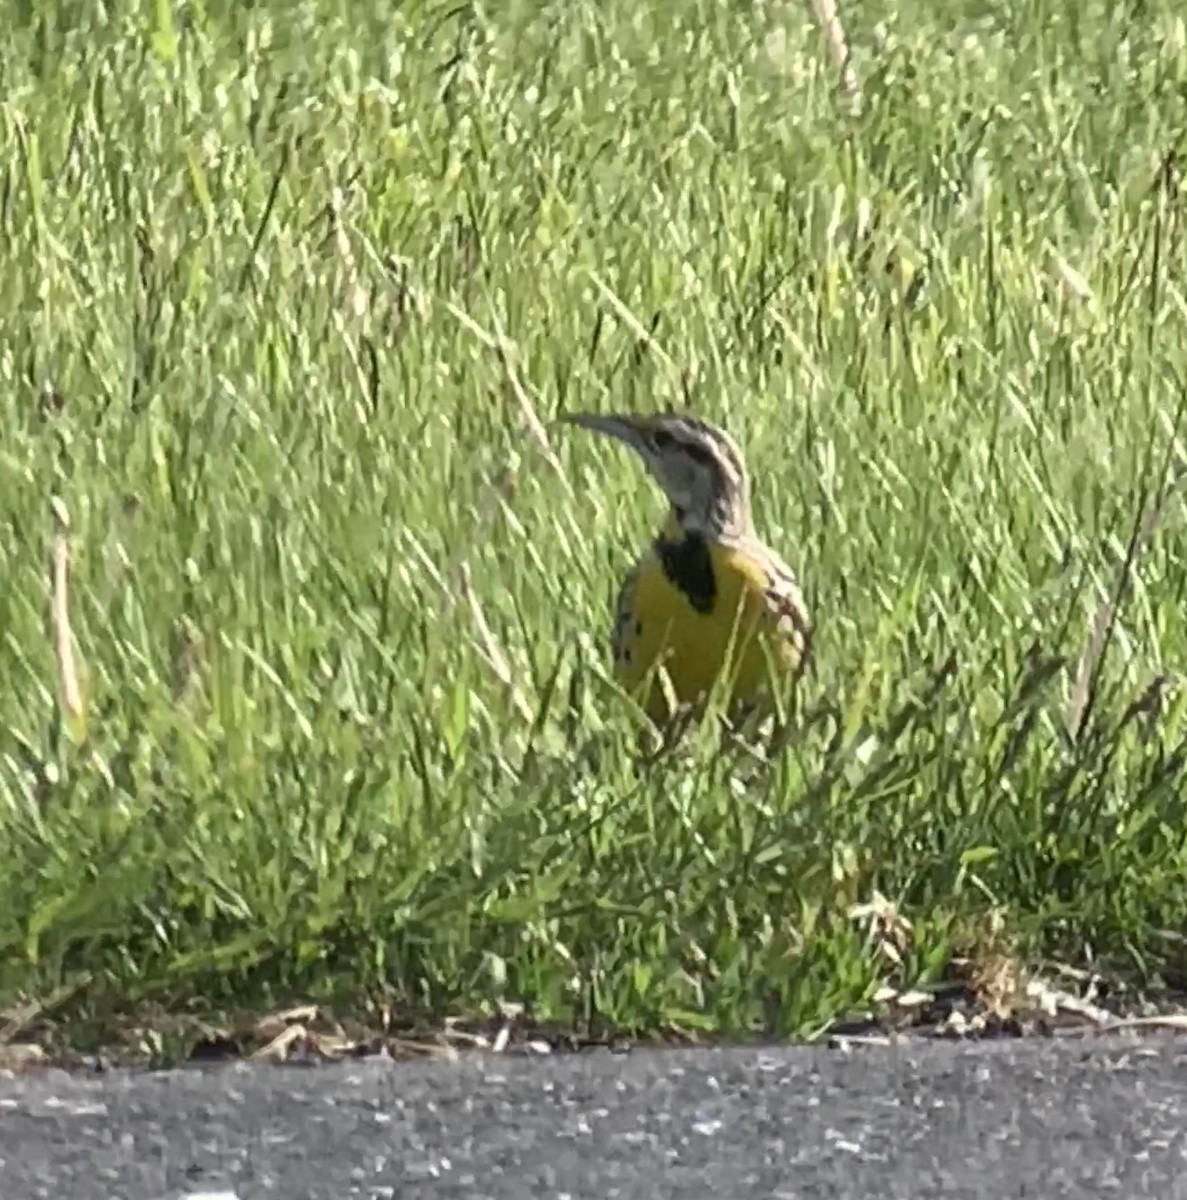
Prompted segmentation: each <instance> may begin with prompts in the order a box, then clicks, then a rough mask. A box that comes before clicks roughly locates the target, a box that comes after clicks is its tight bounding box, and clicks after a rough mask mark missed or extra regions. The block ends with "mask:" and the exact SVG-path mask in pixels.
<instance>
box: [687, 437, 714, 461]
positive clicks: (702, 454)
mask: <svg viewBox="0 0 1187 1200" xmlns="http://www.w3.org/2000/svg"><path fill="white" fill-rule="evenodd" d="M684 452H685V453H686V454H687V455H688V457H689V458H691V459H692V461H693V462H696V463H700V464H701V466H703V467H707V466H708V465H709V464H710V463H711V462H712V461H713V452H712V451H711V450H709V449H708V448H707V447H705V446H702V445H701V444H700V443H699V442H692V443H690V444H689V445H687V446H685V447H684Z"/></svg>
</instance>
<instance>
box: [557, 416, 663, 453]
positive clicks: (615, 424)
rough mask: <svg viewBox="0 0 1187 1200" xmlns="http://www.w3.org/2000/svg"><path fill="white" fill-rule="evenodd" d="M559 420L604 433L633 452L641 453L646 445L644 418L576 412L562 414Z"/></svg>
mask: <svg viewBox="0 0 1187 1200" xmlns="http://www.w3.org/2000/svg"><path fill="white" fill-rule="evenodd" d="M557 419H558V420H560V421H564V422H565V423H566V424H568V425H580V426H581V428H582V429H592V430H593V432H594V433H604V434H605V435H606V436H607V437H612V438H614V439H616V440H617V441H620V442H623V443H625V444H626V445H628V446H630V447H631V449H632V450H640V451H641V450H642V449H643V447H644V445H645V444H646V426H645V424H644V418H642V417H637V416H634V415H633V414H628V413H586V412H575V413H562V414H561V415H560V417H558V418H557Z"/></svg>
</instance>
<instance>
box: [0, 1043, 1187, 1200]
mask: <svg viewBox="0 0 1187 1200" xmlns="http://www.w3.org/2000/svg"><path fill="white" fill-rule="evenodd" d="M1185 1159H1187V1041H1174V1040H1168V1039H1159V1040H1150V1039H1147V1040H1145V1041H1142V1042H1138V1041H1135V1040H1125V1041H1119V1040H1112V1041H1104V1040H1100V1041H1093V1042H1078V1041H1077V1042H1069V1041H1054V1042H1053V1041H1035V1040H1029V1041H1024V1042H1009V1043H1004V1042H996V1043H992V1044H986V1043H983V1044H974V1045H950V1044H935V1043H921V1042H914V1043H909V1044H905V1045H900V1046H898V1047H866V1046H863V1047H858V1048H855V1049H850V1050H847V1051H841V1050H829V1049H818V1050H814V1049H802V1048H801V1049H762V1050H759V1049H733V1050H709V1051H667V1052H658V1053H645V1052H642V1051H638V1050H636V1051H634V1052H632V1053H631V1054H627V1055H611V1054H609V1053H601V1052H599V1053H597V1054H593V1055H588V1056H587V1055H575V1056H564V1057H556V1058H543V1059H539V1058H538V1059H526V1058H519V1057H515V1058H511V1057H485V1058H471V1059H463V1060H462V1061H461V1062H457V1063H411V1064H410V1063H392V1062H390V1061H387V1060H364V1061H359V1062H354V1063H350V1064H338V1065H335V1066H330V1067H313V1068H295V1067H266V1066H257V1067H251V1066H243V1065H236V1066H231V1067H221V1068H218V1069H212V1070H205V1071H202V1072H198V1071H193V1070H190V1071H179V1072H171V1073H161V1074H120V1073H112V1074H109V1075H105V1076H100V1077H94V1078H81V1077H70V1076H67V1075H64V1074H59V1073H51V1074H45V1075H39V1076H33V1077H26V1078H10V1079H0V1197H2V1198H3V1200H32V1198H33V1197H42V1196H44V1197H51V1196H52V1197H55V1200H60V1198H62V1197H70V1198H71V1200H175V1198H179V1197H185V1196H203V1195H205V1196H207V1197H211V1196H220V1200H230V1198H231V1197H232V1196H234V1197H238V1200H253V1198H254V1197H284V1198H285V1200H302V1198H305V1197H309V1198H314V1197H316V1198H318V1200H321V1198H322V1197H324V1198H325V1200H330V1198H333V1200H341V1198H343V1197H348V1196H362V1197H373V1198H376V1200H379V1198H384V1200H386V1198H389V1197H390V1198H392V1200H395V1198H397V1197H400V1198H404V1197H419V1196H425V1197H429V1196H432V1197H438V1196H440V1197H500V1198H501V1197H507V1198H508V1200H511V1198H514V1200H525V1198H527V1197H537V1196H539V1197H550V1198H552V1200H562V1198H565V1197H568V1198H569V1200H584V1198H586V1197H589V1198H591V1200H593V1198H596V1200H613V1198H618V1197H623V1198H626V1197H632V1198H633V1197H639V1198H643V1197H646V1198H647V1200H661V1198H666V1197H688V1198H693V1197H695V1198H698V1200H699V1198H701V1197H705V1198H709V1197H713V1198H714V1200H720V1198H724V1200H752V1198H753V1200H758V1198H760V1197H761V1198H762V1200H774V1198H790V1197H845V1198H846V1200H849V1198H857V1197H862V1198H864V1197H870V1198H871V1200H873V1198H874V1197H877V1198H878V1200H894V1198H898V1197H902V1198H903V1200H906V1198H907V1197H910V1198H911V1200H920V1198H922V1197H943V1198H944V1200H961V1198H964V1197H978V1198H981V1197H993V1198H995V1200H1002V1198H1005V1197H1030V1198H1033V1200H1054V1198H1055V1197H1065V1196H1069V1197H1094V1198H1095V1197H1102V1196H1104V1197H1113V1196H1116V1197H1119V1198H1123V1200H1129V1198H1131V1197H1142V1196H1157V1197H1160V1198H1162V1200H1168V1198H1174V1197H1184V1198H1185V1200H1187V1161H1185Z"/></svg>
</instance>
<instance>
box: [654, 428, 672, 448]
mask: <svg viewBox="0 0 1187 1200" xmlns="http://www.w3.org/2000/svg"><path fill="white" fill-rule="evenodd" d="M651 444H652V445H653V446H654V447H655V448H656V449H657V450H666V449H667V448H668V447H669V446H670V445H671V444H672V435H671V434H670V433H668V431H667V430H666V429H657V430H656V431H655V432H654V433H653V434H652V435H651Z"/></svg>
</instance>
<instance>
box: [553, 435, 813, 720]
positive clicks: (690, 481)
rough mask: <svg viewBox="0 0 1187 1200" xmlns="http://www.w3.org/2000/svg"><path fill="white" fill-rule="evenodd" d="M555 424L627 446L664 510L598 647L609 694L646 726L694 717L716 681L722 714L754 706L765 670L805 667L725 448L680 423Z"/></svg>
mask: <svg viewBox="0 0 1187 1200" xmlns="http://www.w3.org/2000/svg"><path fill="white" fill-rule="evenodd" d="M560 420H562V421H564V422H566V423H568V424H571V425H575V426H579V427H582V428H584V429H587V430H591V431H593V432H595V433H599V434H603V435H606V436H608V437H611V438H614V439H616V440H617V441H619V442H621V443H623V444H624V445H626V446H629V447H630V448H631V449H632V450H634V451H635V452H636V453H637V454H638V455H639V457H640V458H641V459H642V460H643V464H644V466H645V467H646V469H647V470H648V472H649V473H650V474H651V476H652V478H653V479H654V480H655V482H656V483H658V484H659V487H660V489H661V490H662V491H663V493H664V495H665V496H666V498H667V501H668V505H669V510H668V515H667V518H666V520H665V521H664V523H663V525H662V526H661V528H660V529H659V531H658V532H657V533H656V535H655V537H654V538H653V539H652V541H651V543H650V545H649V546H647V547H646V548H645V549H644V550H643V552H642V554H641V555H640V556H639V558H638V560H637V561H636V562H635V564H634V566H632V567H631V568H630V569H629V570H628V571H627V573H626V576H625V578H624V579H623V581H622V584H621V586H620V588H619V591H618V597H617V601H616V603H615V611H614V618H613V625H612V629H611V636H610V644H611V653H612V657H613V667H614V673H615V675H616V677H617V679H618V681H619V683H620V684H621V685H622V686H623V687H624V689H625V690H626V691H628V693H633V694H634V695H635V697H636V699H637V700H638V701H639V703H640V704H641V706H642V708H643V710H644V712H645V713H646V714H647V715H648V717H650V718H651V720H652V721H653V722H654V723H656V724H658V725H664V724H668V723H670V722H671V721H673V720H674V719H675V718H677V717H679V716H681V715H685V716H686V715H687V714H688V713H689V712H690V711H695V710H698V709H700V708H702V707H703V705H704V702H705V700H706V699H707V698H708V697H709V696H710V695H712V694H713V693H714V690H715V688H717V686H718V683H719V681H721V686H722V687H723V688H724V695H725V699H726V709H727V715H728V714H729V713H731V712H732V713H735V714H737V713H739V712H747V711H754V709H755V708H756V707H758V708H762V707H766V706H765V705H764V703H763V701H764V697H765V698H766V699H767V700H769V696H770V689H769V687H768V683H769V681H770V678H771V667H772V666H773V667H774V670H775V673H776V674H779V673H794V674H796V675H798V674H799V673H800V672H802V671H803V670H804V668H805V667H806V665H807V663H808V655H809V649H810V646H809V643H810V640H811V632H812V622H811V620H810V617H809V614H808V610H807V607H806V605H805V602H804V596H803V592H802V591H801V589H800V586H799V583H798V582H797V580H796V576H795V573H794V572H793V571H792V569H791V567H789V566H788V565H787V563H786V562H785V561H784V560H783V559H782V558H781V557H780V556H779V555H778V554H777V553H776V552H775V551H774V550H772V549H771V547H770V546H768V545H767V544H766V543H765V542H764V541H762V539H761V538H759V536H758V534H757V533H756V532H755V529H754V521H753V517H752V514H751V508H750V479H749V475H748V473H747V470H746V465H745V463H744V461H743V459H742V454H741V452H740V450H739V449H738V446H737V444H736V443H735V441H734V440H733V438H731V437H730V435H729V434H728V433H726V432H725V430H724V429H722V428H720V427H718V426H717V425H714V424H712V423H710V422H709V421H705V420H702V419H701V418H699V417H695V416H693V415H691V414H689V413H677V412H665V413H658V414H647V413H635V412H622V413H605V414H600V413H594V412H570V413H563V414H561V417H560ZM659 668H662V671H661V670H660V669H659Z"/></svg>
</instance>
